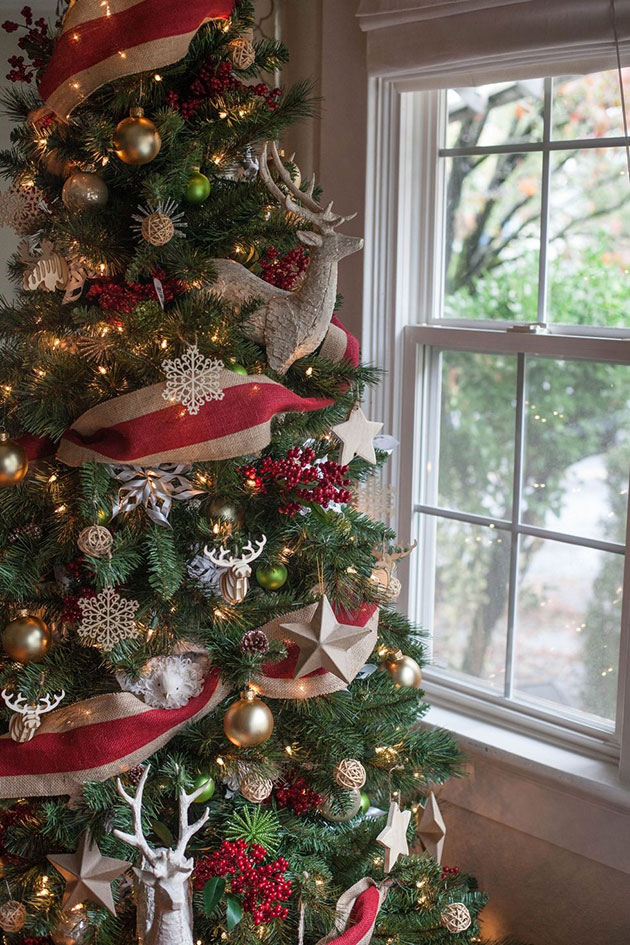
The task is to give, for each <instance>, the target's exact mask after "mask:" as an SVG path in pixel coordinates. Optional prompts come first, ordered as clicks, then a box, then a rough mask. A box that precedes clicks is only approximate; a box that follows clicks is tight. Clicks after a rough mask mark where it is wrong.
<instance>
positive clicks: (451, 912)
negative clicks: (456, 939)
mask: <svg viewBox="0 0 630 945" xmlns="http://www.w3.org/2000/svg"><path fill="white" fill-rule="evenodd" d="M440 922H441V923H442V925H443V926H444V928H445V929H448V930H449V932H450V933H451V934H452V935H455V934H456V933H457V932H465V931H466V929H468V928H470V925H471V923H472V918H471V915H470V912H469V911H468V907H467V906H466V905H465V904H464V903H463V902H450V903H449V904H448V906H446V907H445V908H444V909H443V910H442V913H441V915H440Z"/></svg>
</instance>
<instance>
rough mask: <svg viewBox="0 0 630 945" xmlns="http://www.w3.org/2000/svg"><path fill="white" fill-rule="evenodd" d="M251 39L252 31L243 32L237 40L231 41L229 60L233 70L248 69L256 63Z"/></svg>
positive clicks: (252, 36) (252, 37)
mask: <svg viewBox="0 0 630 945" xmlns="http://www.w3.org/2000/svg"><path fill="white" fill-rule="evenodd" d="M253 39H254V31H253V30H251V29H250V30H244V32H243V33H242V34H241V35H240V36H239V38H238V39H233V40H232V42H231V43H230V45H229V50H230V59H231V60H232V65H233V66H234V68H235V69H249V67H250V66H253V65H254V63H255V62H256V50H255V49H254V44H253Z"/></svg>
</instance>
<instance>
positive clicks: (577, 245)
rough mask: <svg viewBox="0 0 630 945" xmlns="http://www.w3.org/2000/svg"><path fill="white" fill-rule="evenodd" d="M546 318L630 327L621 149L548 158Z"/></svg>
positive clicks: (628, 229)
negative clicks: (548, 216)
mask: <svg viewBox="0 0 630 945" xmlns="http://www.w3.org/2000/svg"><path fill="white" fill-rule="evenodd" d="M551 162H552V163H551V168H552V172H551V196H550V219H549V283H550V289H549V317H550V321H552V322H556V323H558V324H568V325H603V326H611V327H617V326H626V327H628V326H630V306H629V305H628V292H629V290H630V275H629V271H630V199H629V198H630V184H629V183H628V167H627V162H626V153H625V149H624V148H601V149H600V148H597V149H590V150H587V151H558V152H555V153H554V154H553V155H552V158H551Z"/></svg>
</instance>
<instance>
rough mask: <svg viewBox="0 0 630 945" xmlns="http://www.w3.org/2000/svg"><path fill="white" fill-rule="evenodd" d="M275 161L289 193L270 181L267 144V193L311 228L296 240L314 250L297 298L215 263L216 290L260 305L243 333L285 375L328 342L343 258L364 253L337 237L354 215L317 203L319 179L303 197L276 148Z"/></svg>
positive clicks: (237, 267) (236, 267) (235, 266)
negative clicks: (296, 363) (338, 273)
mask: <svg viewBox="0 0 630 945" xmlns="http://www.w3.org/2000/svg"><path fill="white" fill-rule="evenodd" d="M271 156H272V159H273V164H274V165H275V169H276V172H277V175H278V178H279V180H280V181H281V182H282V184H283V186H284V187H285V188H286V190H287V193H285V192H284V191H283V190H282V189H281V188H280V186H279V185H278V184H277V183H276V182H275V180H274V179H273V177H272V176H271V169H270V166H269V144H265V147H264V149H263V152H262V156H261V159H260V176H261V178H262V180H263V181H264V183H265V186H266V187H267V190H268V191H269V192H270V193H271V195H272V196H273V197H274V199H275V200H276V201H277V202H278V203H279V204H281V205H282V206H284V207H286V209H287V210H288V211H289V212H290V213H293V214H295V215H297V216H299V217H301V218H302V219H303V220H304V221H305V222H307V223H310V224H311V225H312V226H313V229H312V230H300V231H298V234H297V235H298V239H299V240H300V242H302V243H304V244H305V245H306V246H308V247H309V250H310V262H309V267H308V271H307V273H306V276H305V277H304V280H303V282H302V284H301V285H300V287H299V288H298V289H296V290H295V292H287V291H285V290H284V289H278V288H276V287H275V286H272V285H270V284H269V283H268V282H265V281H264V280H263V279H259V278H258V276H255V275H254V274H253V273H252V272H250V271H249V269H246V268H245V266H242V265H241V264H240V263H237V262H233V261H232V260H231V259H215V260H214V263H213V264H214V267H215V269H216V271H217V274H218V279H217V282H216V285H215V287H214V290H215V291H216V292H217V293H218V294H219V295H221V296H223V298H224V299H226V300H227V301H228V302H232V303H235V304H242V303H243V302H245V301H246V300H247V299H253V298H258V299H261V300H262V305H261V306H260V308H258V309H257V310H256V311H255V312H254V314H253V315H252V317H251V319H250V322H249V324H248V325H247V326H245V332H246V334H247V335H248V337H249V338H251V339H252V341H256V342H258V344H262V345H264V346H265V347H266V349H267V360H268V362H269V366H270V367H271V368H272V370H274V371H276V372H277V373H278V374H285V373H286V372H287V370H288V369H289V368H290V367H291V365H292V364H293V362H294V361H297V359H298V358H303V357H305V356H306V355H308V354H311V353H312V352H313V351H315V349H316V348H318V347H319V345H320V344H321V343H322V341H323V340H324V338H325V336H326V333H327V331H328V327H329V325H330V320H331V318H332V315H333V312H334V308H335V303H336V300H337V264H338V262H339V260H340V259H343V258H344V256H350V255H352V253H356V252H358V250H360V249H362V248H363V240H362V239H361V237H359V236H344V235H342V234H340V233H337V229H336V228H337V227H338V226H340V225H341V224H342V223H347V222H348V221H349V220H352V219H354V217H355V216H356V213H355V214H352V216H349V217H343V216H341V215H340V214H336V213H333V212H332V203H329V204H328V206H327V207H322V206H320V205H319V204H318V203H317V201H316V200H314V199H313V191H314V188H315V177H313V178H312V180H311V182H310V185H309V187H308V189H307V191H306V192H304V191H302V190H300V188H299V187H298V186H297V185H296V184H295V183H294V181H293V180H292V178H291V175H290V173H289V172H288V170H287V169H286V168H285V166H284V164H283V163H282V160H281V158H280V155H279V154H278V149H277V147H276V145H275V144H274V143H273V142H272V143H271Z"/></svg>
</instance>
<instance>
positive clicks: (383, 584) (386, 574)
mask: <svg viewBox="0 0 630 945" xmlns="http://www.w3.org/2000/svg"><path fill="white" fill-rule="evenodd" d="M417 544H418V542H417V541H414V543H413V545H408V546H407V547H406V548H402V550H401V551H386V550H385V547H384V546H382V547H380V548H379V546H378V545H374V547H373V548H372V554H373V555H374V557H375V558H376V564H375V565H374V570H373V571H372V582H373V583H374V584H376V586H377V587H378V590H379V593H380V594H381V597H382V598H383V600H384V601H387V602H391V601H395V600H398V598H399V597H400V592H401V590H402V587H401V584H400V581H399V580H398V578H397V577H396V576H395V574H394V571H395V570H396V563H397V562H398V561H400V559H401V558H408V557H409V555H410V554H411V552H412V551H413V550H414V548H415V547H416V546H417Z"/></svg>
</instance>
